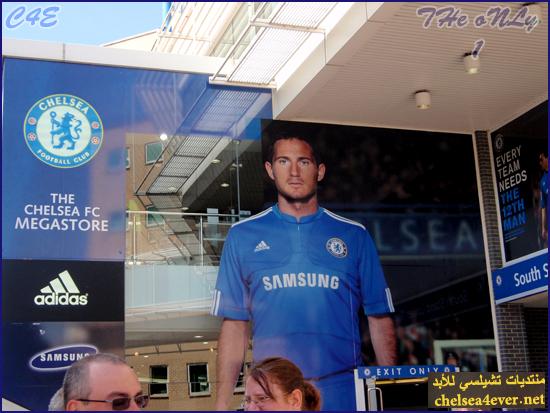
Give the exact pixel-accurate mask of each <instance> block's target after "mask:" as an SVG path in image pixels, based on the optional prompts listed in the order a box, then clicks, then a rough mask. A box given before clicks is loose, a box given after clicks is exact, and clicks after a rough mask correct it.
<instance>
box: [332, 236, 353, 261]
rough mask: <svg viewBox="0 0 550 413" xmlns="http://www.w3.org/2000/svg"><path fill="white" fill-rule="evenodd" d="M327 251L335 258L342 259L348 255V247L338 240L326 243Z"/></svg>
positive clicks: (333, 239)
mask: <svg viewBox="0 0 550 413" xmlns="http://www.w3.org/2000/svg"><path fill="white" fill-rule="evenodd" d="M327 251H328V252H330V253H331V254H332V255H334V256H335V257H336V258H344V257H346V256H347V255H348V247H347V245H346V243H345V242H344V241H342V240H341V239H340V238H331V239H329V240H328V241H327Z"/></svg>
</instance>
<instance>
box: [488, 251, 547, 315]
mask: <svg viewBox="0 0 550 413" xmlns="http://www.w3.org/2000/svg"><path fill="white" fill-rule="evenodd" d="M492 278H493V291H494V296H495V302H496V303H497V304H501V303H505V302H508V301H513V300H517V299H519V298H522V297H527V296H529V295H533V294H536V293H539V292H542V291H548V249H546V250H543V251H539V252H537V253H535V254H531V255H529V256H527V257H525V258H522V259H521V260H519V261H516V262H514V263H511V264H509V265H506V266H505V267H502V268H500V269H498V270H496V271H493V277H492Z"/></svg>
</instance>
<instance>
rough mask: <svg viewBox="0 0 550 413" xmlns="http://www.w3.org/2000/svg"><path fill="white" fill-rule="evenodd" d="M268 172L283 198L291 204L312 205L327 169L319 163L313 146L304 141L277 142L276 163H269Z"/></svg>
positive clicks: (267, 165)
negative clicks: (311, 200)
mask: <svg viewBox="0 0 550 413" xmlns="http://www.w3.org/2000/svg"><path fill="white" fill-rule="evenodd" d="M265 169H266V170H267V173H268V175H269V177H270V178H271V179H273V181H274V182H275V186H276V187H277V191H278V192H279V195H280V196H283V197H284V198H285V199H286V200H287V201H289V202H307V201H309V200H310V199H311V198H313V197H314V196H315V195H316V194H317V182H319V181H321V180H322V179H323V177H324V176H325V165H323V164H319V165H317V164H316V163H315V158H314V156H313V151H312V149H311V146H309V144H308V143H307V142H304V141H302V140H300V139H281V140H279V141H277V142H276V143H275V147H274V150H273V159H272V162H266V163H265Z"/></svg>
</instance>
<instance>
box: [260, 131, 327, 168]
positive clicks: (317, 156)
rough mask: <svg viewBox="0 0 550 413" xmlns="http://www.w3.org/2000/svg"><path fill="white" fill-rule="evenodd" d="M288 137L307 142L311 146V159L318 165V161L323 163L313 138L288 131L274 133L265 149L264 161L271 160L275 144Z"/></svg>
mask: <svg viewBox="0 0 550 413" xmlns="http://www.w3.org/2000/svg"><path fill="white" fill-rule="evenodd" d="M288 139H298V140H300V141H303V142H305V143H307V144H308V145H309V147H310V148H311V153H312V155H313V160H314V161H315V164H317V165H319V164H320V163H323V161H322V159H321V155H320V153H319V149H318V148H317V144H316V143H315V141H314V140H313V139H311V138H309V137H307V136H305V135H302V134H299V133H290V132H280V133H278V134H277V135H275V136H274V137H273V138H271V140H270V142H269V146H268V149H267V159H266V161H268V162H273V156H274V155H275V144H276V143H277V142H278V141H281V140H288Z"/></svg>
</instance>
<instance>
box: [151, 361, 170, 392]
mask: <svg viewBox="0 0 550 413" xmlns="http://www.w3.org/2000/svg"><path fill="white" fill-rule="evenodd" d="M157 367H164V368H165V369H166V383H153V380H154V379H153V368H157ZM168 367H169V366H168V365H167V364H152V365H150V366H149V379H150V381H149V396H151V397H152V398H155V399H162V398H168V397H169V394H168V383H169V381H170V376H169V369H168ZM154 385H156V386H161V385H164V386H165V387H166V393H154V392H153V389H152V386H154Z"/></svg>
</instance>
